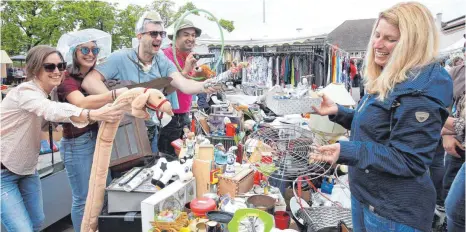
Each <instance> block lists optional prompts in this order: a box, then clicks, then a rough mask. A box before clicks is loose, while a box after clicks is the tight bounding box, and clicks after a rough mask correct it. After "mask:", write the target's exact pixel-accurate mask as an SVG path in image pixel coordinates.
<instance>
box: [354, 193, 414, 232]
mask: <svg viewBox="0 0 466 232" xmlns="http://www.w3.org/2000/svg"><path fill="white" fill-rule="evenodd" d="M351 218H352V220H353V231H355V232H363V231H368V232H384V231H393V232H395V231H396V232H417V231H420V230H417V229H415V228H412V227H410V226H407V225H404V224H401V223H398V222H394V221H392V220H390V219H387V218H384V217H382V216H380V215H378V214H376V213H374V212H373V211H372V210H370V209H369V207H368V206H367V205H364V204H362V203H361V202H359V201H358V200H356V198H354V197H353V196H351Z"/></svg>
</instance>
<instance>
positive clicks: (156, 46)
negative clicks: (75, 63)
mask: <svg viewBox="0 0 466 232" xmlns="http://www.w3.org/2000/svg"><path fill="white" fill-rule="evenodd" d="M135 32H136V36H137V39H138V41H139V45H138V47H137V48H134V49H133V48H130V49H122V50H119V51H116V52H114V53H112V54H111V55H110V56H109V57H108V58H107V59H106V60H105V61H104V62H103V63H101V64H99V65H98V66H97V67H96V68H95V69H94V70H93V71H92V72H90V73H89V74H87V75H86V77H85V79H84V81H83V85H82V87H83V88H84V89H85V90H86V91H87V92H88V93H90V94H100V93H104V92H107V91H108V89H107V87H106V86H105V84H104V82H103V81H104V80H123V81H133V82H136V83H144V82H148V81H151V80H153V79H155V78H160V77H171V78H172V81H171V83H170V84H171V85H172V86H173V87H175V88H177V89H179V90H181V91H183V92H184V93H188V94H197V93H203V92H209V93H210V92H215V91H216V90H215V89H214V88H212V87H208V88H206V86H207V85H205V82H197V81H193V80H189V79H187V78H185V77H184V76H183V74H181V73H180V72H178V70H177V69H176V67H175V65H174V64H173V63H172V62H170V60H168V58H167V57H166V56H165V55H164V54H163V53H162V52H160V51H159V50H160V46H161V44H162V40H163V38H165V36H166V34H167V33H166V31H165V29H164V27H163V21H162V18H161V17H160V15H159V13H157V12H154V11H151V12H146V13H144V14H143V15H142V17H141V18H140V19H139V20H138V22H137V23H136V31H135ZM194 65H195V60H193V61H191V62H188V63H186V66H187V68H190V69H192V68H194ZM176 97H177V96H176V93H172V94H169V95H168V96H167V99H169V101H170V103H171V104H172V107H173V109H178V108H179V106H178V100H177V98H176ZM146 125H147V126H148V130H149V138H150V139H151V140H152V141H151V147H152V151H153V152H156V151H157V139H153V138H154V137H156V136H155V134H156V132H157V131H156V127H155V124H153V123H150V122H146Z"/></svg>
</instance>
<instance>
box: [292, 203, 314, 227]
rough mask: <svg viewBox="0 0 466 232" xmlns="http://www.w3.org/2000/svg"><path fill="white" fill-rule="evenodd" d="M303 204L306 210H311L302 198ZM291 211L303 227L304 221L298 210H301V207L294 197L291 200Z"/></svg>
mask: <svg viewBox="0 0 466 232" xmlns="http://www.w3.org/2000/svg"><path fill="white" fill-rule="evenodd" d="M301 204H302V205H303V207H304V208H310V206H309V204H307V202H306V201H305V200H303V199H302V198H301ZM290 209H291V213H292V214H293V216H294V217H295V218H296V219H298V222H299V223H301V225H304V220H303V219H302V218H300V217H298V210H299V209H301V205H299V202H298V200H297V199H296V197H292V198H291V199H290Z"/></svg>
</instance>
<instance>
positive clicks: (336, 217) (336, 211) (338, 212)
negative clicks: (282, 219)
mask: <svg viewBox="0 0 466 232" xmlns="http://www.w3.org/2000/svg"><path fill="white" fill-rule="evenodd" d="M298 217H300V218H302V219H303V220H304V224H305V225H306V227H307V232H318V231H324V230H325V231H328V229H335V231H336V228H337V226H338V223H339V222H340V221H343V222H344V223H345V224H346V225H347V226H348V227H349V228H352V227H353V223H352V220H351V210H350V209H345V208H340V207H337V206H330V207H311V208H303V209H300V210H299V211H298ZM330 231H333V230H330Z"/></svg>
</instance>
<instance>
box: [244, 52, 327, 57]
mask: <svg viewBox="0 0 466 232" xmlns="http://www.w3.org/2000/svg"><path fill="white" fill-rule="evenodd" d="M282 54H313V55H315V56H319V57H322V58H324V57H323V56H322V55H319V54H317V53H315V52H312V51H284V52H245V53H244V55H246V56H247V55H251V56H255V55H260V56H274V55H282Z"/></svg>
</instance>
